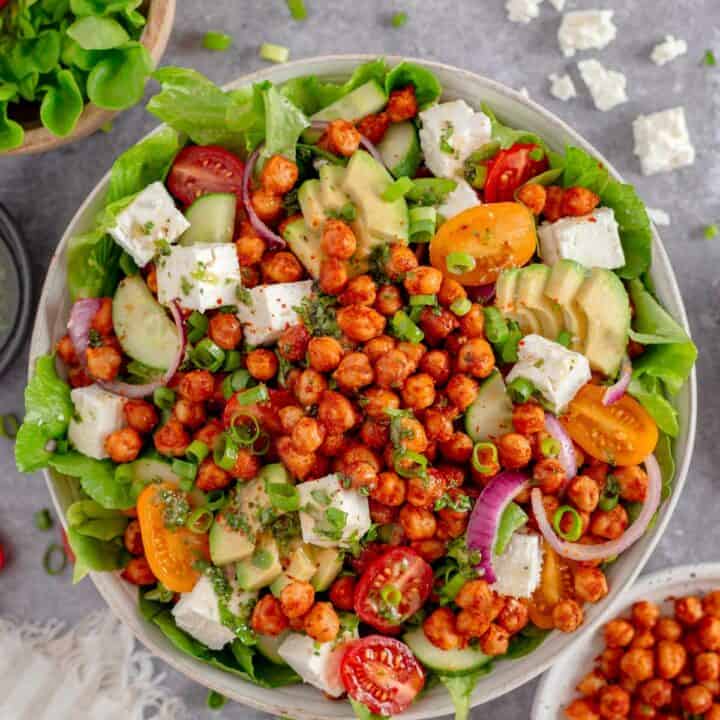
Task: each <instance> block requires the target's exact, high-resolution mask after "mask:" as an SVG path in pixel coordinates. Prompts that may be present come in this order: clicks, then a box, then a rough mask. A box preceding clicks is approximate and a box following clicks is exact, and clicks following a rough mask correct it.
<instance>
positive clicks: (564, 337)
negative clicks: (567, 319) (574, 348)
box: [555, 330, 572, 347]
mask: <svg viewBox="0 0 720 720" xmlns="http://www.w3.org/2000/svg"><path fill="white" fill-rule="evenodd" d="M555 342H557V343H559V344H560V345H562V346H563V347H570V343H571V342H572V335H571V334H570V333H569V332H568V331H567V330H562V331H561V332H560V334H559V335H558V336H557V340H556V341H555Z"/></svg>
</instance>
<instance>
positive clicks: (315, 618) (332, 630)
mask: <svg viewBox="0 0 720 720" xmlns="http://www.w3.org/2000/svg"><path fill="white" fill-rule="evenodd" d="M304 628H305V632H306V633H307V634H308V635H309V636H310V637H311V638H312V639H313V640H316V641H317V642H320V643H324V642H331V641H332V640H334V639H335V638H336V637H337V635H338V633H339V632H340V618H339V617H338V614H337V613H336V612H335V608H334V607H333V606H332V604H331V603H329V602H316V603H315V604H314V605H313V607H312V609H311V610H310V612H309V613H308V614H307V615H306V616H305V623H304Z"/></svg>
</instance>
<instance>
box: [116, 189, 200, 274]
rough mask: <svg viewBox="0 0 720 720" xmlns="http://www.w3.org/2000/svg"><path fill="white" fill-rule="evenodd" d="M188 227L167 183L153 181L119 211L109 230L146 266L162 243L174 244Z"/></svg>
mask: <svg viewBox="0 0 720 720" xmlns="http://www.w3.org/2000/svg"><path fill="white" fill-rule="evenodd" d="M189 227H190V223H189V222H188V221H187V220H186V219H185V216H184V215H183V214H182V213H181V212H180V211H179V210H178V209H177V208H176V207H175V201H174V200H173V199H172V196H171V195H170V193H169V192H168V191H167V190H166V189H165V186H164V185H163V184H162V183H161V182H154V183H152V184H151V185H148V186H147V187H146V188H145V189H144V190H143V191H142V192H141V193H140V194H139V195H138V196H137V197H136V198H135V199H134V200H133V201H132V202H131V203H130V204H129V205H128V206H127V207H126V208H125V209H124V210H123V211H122V212H120V213H118V215H117V217H116V218H115V225H114V227H112V228H110V230H108V232H109V233H110V236H111V237H112V239H113V240H115V242H116V243H117V244H118V245H119V246H120V247H121V248H122V249H123V250H125V252H127V253H128V255H130V257H131V258H132V259H133V260H134V261H135V263H136V264H137V265H138V267H145V265H147V264H148V263H149V262H150V261H151V260H152V259H153V258H154V257H155V255H157V254H158V252H159V250H160V248H161V247H163V246H166V244H170V245H172V244H173V243H174V242H175V241H176V240H177V239H178V238H179V237H180V236H181V235H182V234H183V233H184V232H185V231H186V230H187V229H188V228H189Z"/></svg>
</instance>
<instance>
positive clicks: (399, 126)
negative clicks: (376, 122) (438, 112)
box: [378, 122, 421, 178]
mask: <svg viewBox="0 0 720 720" xmlns="http://www.w3.org/2000/svg"><path fill="white" fill-rule="evenodd" d="M378 150H379V151H380V156H381V157H382V159H383V162H384V163H385V166H386V167H387V169H388V170H390V172H391V173H392V174H393V175H394V176H395V177H396V178H399V177H413V175H415V171H416V170H417V169H418V167H419V166H420V159H421V153H420V140H419V139H418V133H417V130H416V129H415V126H414V125H413V124H412V123H411V122H401V123H396V124H394V125H391V126H390V127H389V128H388V131H387V132H386V133H385V137H384V138H383V139H382V141H381V142H380V143H379V145H378Z"/></svg>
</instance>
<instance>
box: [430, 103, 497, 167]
mask: <svg viewBox="0 0 720 720" xmlns="http://www.w3.org/2000/svg"><path fill="white" fill-rule="evenodd" d="M419 117H420V121H421V123H422V127H421V128H420V144H421V145H422V150H423V155H424V156H425V164H426V165H427V166H428V168H429V169H430V170H431V171H432V173H433V175H435V176H436V177H447V178H454V177H462V176H463V170H464V163H465V159H466V158H467V156H468V155H470V153H471V152H473V150H477V149H478V148H479V147H481V146H482V145H485V144H486V143H489V142H490V140H491V136H492V133H491V127H490V119H489V118H488V116H487V115H485V113H483V112H475V111H474V110H473V109H472V108H471V107H470V106H469V105H468V104H467V103H466V102H465V101H464V100H453V101H452V102H446V103H440V104H438V105H433V106H432V107H430V108H428V109H427V110H423V111H422V112H421V113H420V115H419Z"/></svg>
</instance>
